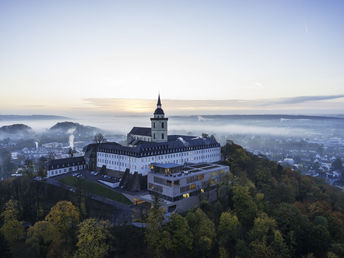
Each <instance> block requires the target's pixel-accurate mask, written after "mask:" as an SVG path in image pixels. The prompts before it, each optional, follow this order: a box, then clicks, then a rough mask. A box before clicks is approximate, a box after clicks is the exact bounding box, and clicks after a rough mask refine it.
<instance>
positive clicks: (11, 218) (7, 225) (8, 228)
mask: <svg viewBox="0 0 344 258" xmlns="http://www.w3.org/2000/svg"><path fill="white" fill-rule="evenodd" d="M18 215H19V210H18V202H17V201H13V200H9V201H8V202H7V203H6V204H5V210H4V211H3V212H2V213H1V217H2V219H3V221H4V224H3V225H2V227H1V228H0V232H1V233H2V234H3V236H4V238H5V240H6V241H7V242H8V243H9V244H10V245H12V244H13V243H14V242H16V241H18V240H22V239H23V238H24V235H25V232H24V227H23V225H22V223H21V222H20V221H19V220H18Z"/></svg>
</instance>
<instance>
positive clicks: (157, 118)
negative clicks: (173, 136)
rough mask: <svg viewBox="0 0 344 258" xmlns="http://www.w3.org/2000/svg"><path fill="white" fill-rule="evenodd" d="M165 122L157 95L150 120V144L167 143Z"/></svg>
mask: <svg viewBox="0 0 344 258" xmlns="http://www.w3.org/2000/svg"><path fill="white" fill-rule="evenodd" d="M167 120H168V118H167V117H166V118H165V113H164V110H162V108H161V101H160V94H159V97H158V103H157V105H156V109H155V112H154V117H152V118H151V128H152V142H167V137H168V135H167Z"/></svg>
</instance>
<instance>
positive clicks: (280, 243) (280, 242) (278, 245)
mask: <svg viewBox="0 0 344 258" xmlns="http://www.w3.org/2000/svg"><path fill="white" fill-rule="evenodd" d="M271 246H272V249H273V250H274V253H275V255H274V257H276V258H287V257H290V254H289V250H288V247H287V245H286V243H285V242H284V239H283V236H282V234H281V232H280V231H279V230H275V231H274V239H273V241H272V244H271Z"/></svg>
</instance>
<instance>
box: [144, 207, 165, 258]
mask: <svg viewBox="0 0 344 258" xmlns="http://www.w3.org/2000/svg"><path fill="white" fill-rule="evenodd" d="M163 219H164V210H163V209H162V208H159V207H158V206H154V207H153V208H152V209H151V211H150V214H149V216H148V217H147V219H146V230H145V240H146V243H147V249H148V251H149V253H150V255H151V256H152V257H162V256H163V243H162V239H165V240H166V236H165V238H163V236H162V222H163ZM165 242H166V241H165ZM165 244H166V243H165Z"/></svg>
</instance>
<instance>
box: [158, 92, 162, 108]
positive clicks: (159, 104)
mask: <svg viewBox="0 0 344 258" xmlns="http://www.w3.org/2000/svg"><path fill="white" fill-rule="evenodd" d="M157 107H158V108H160V107H161V101H160V93H159V96H158V104H157Z"/></svg>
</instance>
